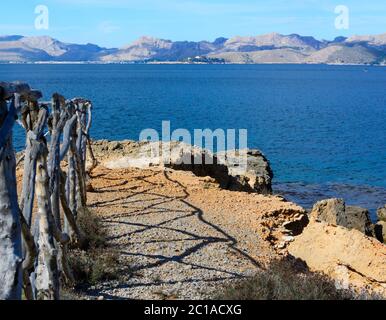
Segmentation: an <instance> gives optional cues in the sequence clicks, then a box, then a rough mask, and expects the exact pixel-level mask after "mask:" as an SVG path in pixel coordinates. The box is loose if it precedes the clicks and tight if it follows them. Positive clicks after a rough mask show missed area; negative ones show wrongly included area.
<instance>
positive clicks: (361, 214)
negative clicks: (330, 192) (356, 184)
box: [310, 199, 372, 236]
mask: <svg viewBox="0 0 386 320" xmlns="http://www.w3.org/2000/svg"><path fill="white" fill-rule="evenodd" d="M310 215H311V218H312V219H314V220H317V221H324V222H327V223H329V224H332V225H337V226H342V227H346V228H348V229H356V230H358V231H361V232H362V233H364V234H366V235H369V236H370V235H372V224H371V220H370V213H369V211H368V210H366V209H363V208H360V207H354V206H346V204H345V202H344V200H343V199H328V200H322V201H319V202H317V203H316V204H315V205H314V207H313V209H312V211H311V214H310Z"/></svg>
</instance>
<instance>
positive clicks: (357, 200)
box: [0, 64, 386, 219]
mask: <svg viewBox="0 0 386 320" xmlns="http://www.w3.org/2000/svg"><path fill="white" fill-rule="evenodd" d="M15 80H19V81H25V82H27V83H29V84H30V85H31V87H33V88H36V89H39V90H41V91H42V92H43V93H44V95H45V96H44V98H43V100H49V99H50V97H51V95H52V94H53V93H55V92H59V93H61V94H62V95H64V96H65V97H66V98H73V97H85V98H88V99H90V100H92V101H93V107H94V122H93V127H92V132H91V135H92V138H93V139H109V140H124V139H132V140H138V138H139V135H140V133H141V132H142V130H144V129H155V130H157V131H158V132H161V125H162V121H170V124H171V129H172V130H174V129H178V128H184V129H187V130H189V132H192V134H193V130H194V129H211V130H215V129H223V130H227V129H236V130H240V129H247V130H248V146H249V148H257V149H260V150H261V151H262V152H263V153H264V154H265V155H266V156H267V158H268V159H269V160H270V163H271V166H272V169H273V172H274V175H275V177H274V185H273V188H274V192H275V193H277V194H281V195H283V196H284V197H286V198H287V199H289V200H291V201H295V202H296V203H298V204H300V205H302V206H304V207H306V208H311V207H312V205H313V204H314V203H315V202H316V201H318V200H321V199H325V198H331V197H341V198H344V199H345V200H346V203H347V204H349V205H358V206H362V207H365V208H367V209H369V210H370V211H371V213H372V218H373V219H375V211H376V209H377V208H378V207H380V206H382V205H384V204H385V203H386V68H385V67H368V66H343V65H340V66H329V65H181V64H176V65H172V64H170V65H151V64H107V65H103V64H2V65H0V81H15ZM24 140H25V137H24V134H23V131H22V130H21V129H20V128H18V127H16V128H15V134H14V141H15V146H16V148H17V149H18V150H20V149H22V148H23V147H24V143H25V141H24Z"/></svg>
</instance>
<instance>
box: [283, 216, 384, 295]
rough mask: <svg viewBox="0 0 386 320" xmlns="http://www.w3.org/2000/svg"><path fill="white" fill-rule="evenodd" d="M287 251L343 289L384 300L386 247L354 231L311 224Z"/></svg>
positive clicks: (316, 223)
mask: <svg viewBox="0 0 386 320" xmlns="http://www.w3.org/2000/svg"><path fill="white" fill-rule="evenodd" d="M288 251H289V253H290V254H291V255H292V256H294V257H296V258H299V259H301V260H303V261H304V262H306V264H307V265H308V267H309V268H310V269H311V270H313V271H319V272H323V273H325V274H327V275H329V276H331V277H332V278H333V279H335V280H336V281H337V283H339V284H340V285H341V286H343V287H346V288H347V287H353V288H356V289H357V290H358V291H362V290H366V291H373V292H375V293H377V294H380V295H382V296H385V297H386V246H385V245H383V244H381V243H380V242H378V241H377V240H376V239H373V238H370V237H367V236H365V235H363V233H361V232H359V231H358V230H354V229H352V230H348V229H346V228H344V227H340V226H333V225H329V224H327V223H326V222H318V221H312V222H310V224H309V225H308V226H307V227H306V228H305V229H304V231H303V233H302V234H301V235H299V236H298V237H295V240H294V241H293V242H292V243H291V244H290V245H289V247H288Z"/></svg>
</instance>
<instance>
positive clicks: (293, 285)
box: [217, 260, 354, 300]
mask: <svg viewBox="0 0 386 320" xmlns="http://www.w3.org/2000/svg"><path fill="white" fill-rule="evenodd" d="M217 298H218V299H221V300H350V299H354V296H353V294H352V293H351V292H350V291H348V290H338V289H337V288H336V286H335V283H334V281H332V280H331V279H329V278H327V277H326V276H324V275H322V274H319V273H312V272H310V271H308V270H306V268H305V267H304V266H302V265H299V264H298V263H296V262H293V261H288V260H276V261H273V262H272V263H271V264H270V265H269V267H268V268H267V269H266V270H263V271H260V272H258V273H257V274H256V275H255V276H254V277H252V278H249V279H243V280H239V281H237V282H236V283H235V284H233V285H231V286H227V287H225V288H224V290H223V293H222V294H221V295H220V296H219V297H217Z"/></svg>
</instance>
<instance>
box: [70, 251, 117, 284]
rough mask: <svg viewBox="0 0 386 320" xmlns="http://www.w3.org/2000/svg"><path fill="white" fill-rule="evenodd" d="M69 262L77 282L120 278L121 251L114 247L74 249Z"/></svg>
mask: <svg viewBox="0 0 386 320" xmlns="http://www.w3.org/2000/svg"><path fill="white" fill-rule="evenodd" d="M69 264H70V267H71V270H72V272H73V275H74V278H75V280H76V282H77V284H89V285H90V284H91V285H93V284H97V283H98V282H101V281H107V280H117V279H119V273H120V270H119V253H118V252H117V251H115V250H113V249H92V250H89V251H82V250H72V251H71V252H70V255H69Z"/></svg>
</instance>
